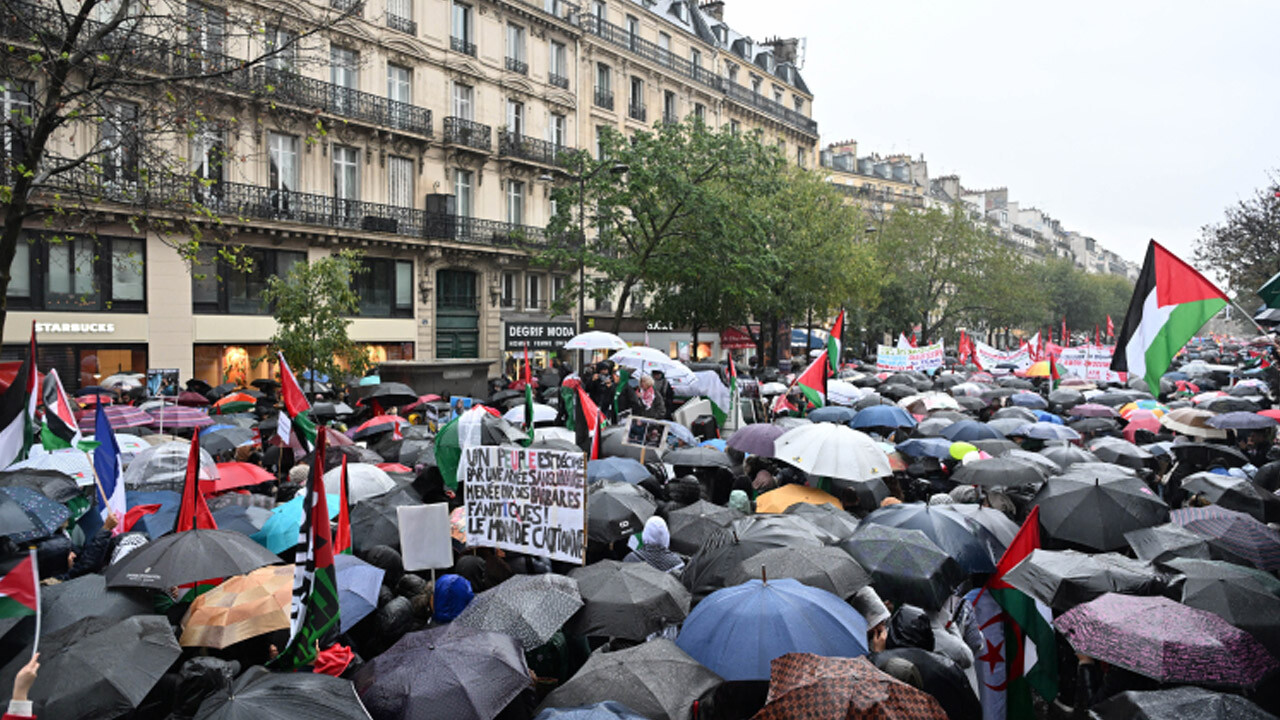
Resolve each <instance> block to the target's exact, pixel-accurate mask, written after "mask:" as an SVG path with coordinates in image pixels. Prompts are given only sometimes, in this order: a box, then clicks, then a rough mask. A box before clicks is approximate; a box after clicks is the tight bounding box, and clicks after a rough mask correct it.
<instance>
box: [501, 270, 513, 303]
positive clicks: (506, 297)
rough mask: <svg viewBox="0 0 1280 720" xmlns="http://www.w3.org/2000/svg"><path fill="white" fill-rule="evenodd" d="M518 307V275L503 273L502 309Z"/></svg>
mask: <svg viewBox="0 0 1280 720" xmlns="http://www.w3.org/2000/svg"><path fill="white" fill-rule="evenodd" d="M515 306H516V274H515V273H513V272H504V273H502V307H504V308H513V307H515Z"/></svg>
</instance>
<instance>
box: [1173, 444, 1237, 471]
mask: <svg viewBox="0 0 1280 720" xmlns="http://www.w3.org/2000/svg"><path fill="white" fill-rule="evenodd" d="M1169 452H1170V453H1172V454H1173V457H1174V459H1175V460H1177V461H1178V462H1179V463H1186V464H1187V465H1188V466H1189V467H1191V468H1192V469H1194V470H1208V469H1209V468H1212V467H1225V468H1238V467H1244V466H1245V465H1248V464H1249V458H1247V457H1245V455H1244V453H1242V452H1240V451H1239V450H1236V449H1235V448H1233V447H1228V446H1226V445H1214V444H1212V443H1202V442H1192V443H1175V444H1173V445H1170V446H1169Z"/></svg>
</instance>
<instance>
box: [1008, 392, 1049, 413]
mask: <svg viewBox="0 0 1280 720" xmlns="http://www.w3.org/2000/svg"><path fill="white" fill-rule="evenodd" d="M1009 404H1010V405H1013V406H1015V407H1024V408H1030V409H1032V410H1044V409H1045V408H1047V407H1049V401H1047V400H1045V399H1044V398H1042V397H1040V396H1039V395H1036V394H1035V393H1029V392H1020V393H1018V394H1016V395H1010V396H1009Z"/></svg>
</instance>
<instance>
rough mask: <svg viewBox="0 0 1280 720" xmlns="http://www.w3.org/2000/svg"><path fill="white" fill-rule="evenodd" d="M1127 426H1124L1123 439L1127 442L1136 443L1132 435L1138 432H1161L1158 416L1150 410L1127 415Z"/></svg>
mask: <svg viewBox="0 0 1280 720" xmlns="http://www.w3.org/2000/svg"><path fill="white" fill-rule="evenodd" d="M1128 420H1129V424H1128V425H1125V426H1124V438H1125V439H1126V440H1128V441H1129V442H1137V441H1136V440H1134V439H1133V438H1134V435H1136V434H1137V432H1138V431H1139V430H1150V431H1151V432H1153V433H1158V432H1160V430H1161V426H1160V416H1159V415H1157V414H1155V413H1153V412H1151V411H1150V410H1134V411H1133V412H1131V413H1129V418H1128Z"/></svg>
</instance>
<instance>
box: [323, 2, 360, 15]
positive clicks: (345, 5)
mask: <svg viewBox="0 0 1280 720" xmlns="http://www.w3.org/2000/svg"><path fill="white" fill-rule="evenodd" d="M363 4H364V1H363V0H329V7H331V8H333V9H334V10H338V11H341V12H354V13H355V14H357V15H358V14H360V12H361V11H362V10H364V8H362V7H361V6H362V5H363Z"/></svg>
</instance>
